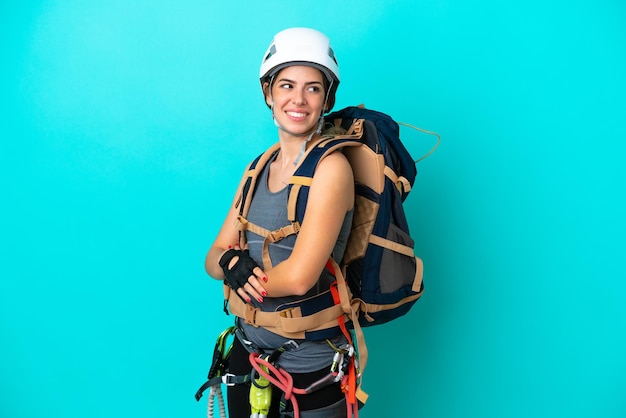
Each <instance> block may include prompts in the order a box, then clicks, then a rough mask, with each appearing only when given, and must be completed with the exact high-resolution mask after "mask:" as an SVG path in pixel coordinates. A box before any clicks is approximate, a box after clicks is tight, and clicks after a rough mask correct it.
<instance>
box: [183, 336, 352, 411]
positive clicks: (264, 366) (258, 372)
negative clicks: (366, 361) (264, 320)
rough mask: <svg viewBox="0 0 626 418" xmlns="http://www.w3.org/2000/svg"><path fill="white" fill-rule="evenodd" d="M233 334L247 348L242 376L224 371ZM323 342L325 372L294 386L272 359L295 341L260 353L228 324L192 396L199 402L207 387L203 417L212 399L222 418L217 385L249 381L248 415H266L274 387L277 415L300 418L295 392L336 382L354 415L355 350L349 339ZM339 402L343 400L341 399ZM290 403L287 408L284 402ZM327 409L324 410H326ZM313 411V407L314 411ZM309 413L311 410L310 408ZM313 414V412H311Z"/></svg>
mask: <svg viewBox="0 0 626 418" xmlns="http://www.w3.org/2000/svg"><path fill="white" fill-rule="evenodd" d="M233 335H234V336H235V337H234V338H238V339H239V340H240V341H241V342H242V345H243V346H244V347H245V348H246V349H247V350H248V351H249V353H250V354H249V356H248V360H249V361H250V365H251V372H250V373H248V374H246V375H240V376H236V375H233V374H231V373H228V366H229V360H230V352H231V350H232V341H231V344H230V345H229V346H228V347H227V345H226V342H227V340H228V337H230V336H233ZM326 342H327V343H328V344H329V345H330V347H331V348H332V349H333V351H334V352H335V353H334V355H333V358H332V363H331V366H330V369H329V373H328V374H327V375H326V376H324V377H323V378H321V379H319V380H317V381H315V382H313V383H312V384H310V385H309V386H308V387H306V388H296V387H294V383H293V377H292V376H291V374H289V373H288V372H287V371H285V370H284V369H282V368H280V367H277V366H276V362H277V360H278V358H279V356H280V355H281V354H282V353H283V352H285V351H289V350H292V349H295V348H298V343H297V342H295V341H294V340H288V341H287V342H285V343H284V344H283V345H282V346H281V347H279V348H278V349H276V350H274V351H272V352H271V353H270V354H267V353H261V350H259V349H258V348H257V347H255V346H254V345H253V344H252V343H251V342H250V341H248V340H247V339H245V338H244V336H243V333H242V331H241V330H240V329H239V328H238V327H236V326H232V327H229V328H227V329H226V330H224V331H223V332H222V333H221V334H220V335H219V337H218V338H217V341H216V344H215V349H214V351H213V360H212V363H211V368H210V370H209V374H208V380H207V381H206V382H205V383H204V384H203V385H202V386H201V387H200V389H198V391H197V392H196V395H195V398H196V401H199V400H200V398H201V397H202V395H203V393H204V392H205V391H206V390H207V389H210V391H209V400H208V406H207V417H208V418H214V417H215V398H217V400H218V406H219V413H220V415H219V416H220V418H226V411H225V406H224V399H223V393H222V390H221V385H222V384H225V385H226V386H234V385H237V384H250V397H249V399H250V410H251V415H250V418H267V415H268V413H269V408H270V404H271V400H272V390H273V389H274V388H276V389H278V390H280V391H281V392H282V396H281V401H280V405H279V410H280V414H281V417H293V418H300V416H301V412H300V408H299V406H298V402H297V399H296V395H306V394H309V393H313V392H315V391H317V390H319V389H321V388H323V387H326V386H328V385H330V384H335V383H338V384H340V387H341V390H342V391H343V392H344V393H345V395H346V400H345V403H346V405H347V416H348V417H355V418H356V417H358V404H357V402H356V399H355V391H356V389H357V382H358V379H359V378H360V371H359V366H358V360H357V352H356V349H355V348H354V346H353V345H352V344H351V342H350V340H349V342H348V343H346V344H342V345H341V346H339V347H337V346H335V345H334V344H333V343H332V342H330V341H329V340H326ZM342 402H343V401H342ZM289 404H291V410H288V405H289ZM337 406H338V405H330V406H328V407H325V408H321V409H320V410H319V413H324V412H328V411H330V410H331V409H333V408H337ZM327 409H328V411H327ZM316 411H317V410H316ZM311 413H313V411H311ZM302 414H303V418H304V416H309V415H308V414H309V411H303V413H302ZM311 416H312V417H313V416H317V415H315V414H314V415H311Z"/></svg>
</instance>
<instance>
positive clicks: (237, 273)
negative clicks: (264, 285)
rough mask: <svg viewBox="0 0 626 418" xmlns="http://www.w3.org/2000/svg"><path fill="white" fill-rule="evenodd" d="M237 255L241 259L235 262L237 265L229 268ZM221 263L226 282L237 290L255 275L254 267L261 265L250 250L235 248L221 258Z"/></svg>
mask: <svg viewBox="0 0 626 418" xmlns="http://www.w3.org/2000/svg"><path fill="white" fill-rule="evenodd" d="M235 257H239V259H238V260H237V261H236V262H235V265H234V266H233V267H232V268H230V269H229V268H228V266H229V265H230V262H231V260H232V259H233V258H235ZM219 265H220V267H221V268H222V270H223V271H224V275H225V276H226V283H227V284H228V286H230V287H231V289H233V290H235V291H236V290H237V289H239V288H240V287H242V286H244V285H245V284H246V283H248V278H250V276H254V272H253V270H254V268H255V267H259V265H258V264H257V263H256V262H255V261H254V260H253V259H252V257H250V252H249V251H248V250H234V249H230V250H228V251H226V252H225V253H224V255H222V257H221V258H220V260H219Z"/></svg>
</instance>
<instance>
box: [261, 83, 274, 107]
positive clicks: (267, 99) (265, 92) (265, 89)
mask: <svg viewBox="0 0 626 418" xmlns="http://www.w3.org/2000/svg"><path fill="white" fill-rule="evenodd" d="M262 88H263V95H264V96H265V103H267V105H268V106H269V107H272V105H273V104H274V102H273V100H272V95H271V94H270V83H268V82H267V81H266V82H264V83H263V87H262Z"/></svg>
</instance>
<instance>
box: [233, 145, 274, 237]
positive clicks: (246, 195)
mask: <svg viewBox="0 0 626 418" xmlns="http://www.w3.org/2000/svg"><path fill="white" fill-rule="evenodd" d="M279 147H280V146H279V144H278V143H275V144H274V145H272V146H271V147H269V148H268V149H267V150H266V151H265V152H263V153H262V154H261V155H259V156H258V157H256V158H255V159H254V160H253V161H252V162H251V163H250V165H248V168H247V169H246V171H245V172H244V174H243V177H242V179H241V182H240V186H239V191H238V192H237V194H238V197H237V201H236V203H235V208H236V209H238V210H239V220H240V222H241V219H245V217H246V216H248V211H249V210H250V204H251V203H252V195H253V194H254V190H255V188H256V182H257V178H258V176H259V173H260V172H261V170H263V167H265V165H267V163H268V161H269V160H270V159H271V158H272V156H273V155H274V154H275V153H276V152H277V151H278V149H279ZM244 229H245V228H244ZM244 229H242V228H241V227H239V230H240V232H241V233H240V234H239V241H240V244H241V245H242V246H243V244H244V243H245V233H243V232H244Z"/></svg>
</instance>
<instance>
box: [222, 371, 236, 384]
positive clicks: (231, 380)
mask: <svg viewBox="0 0 626 418" xmlns="http://www.w3.org/2000/svg"><path fill="white" fill-rule="evenodd" d="M236 377H237V376H235V375H234V374H232V373H226V374H225V375H224V376H222V383H223V384H225V385H226V386H235V384H236V382H235V378H236Z"/></svg>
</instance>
